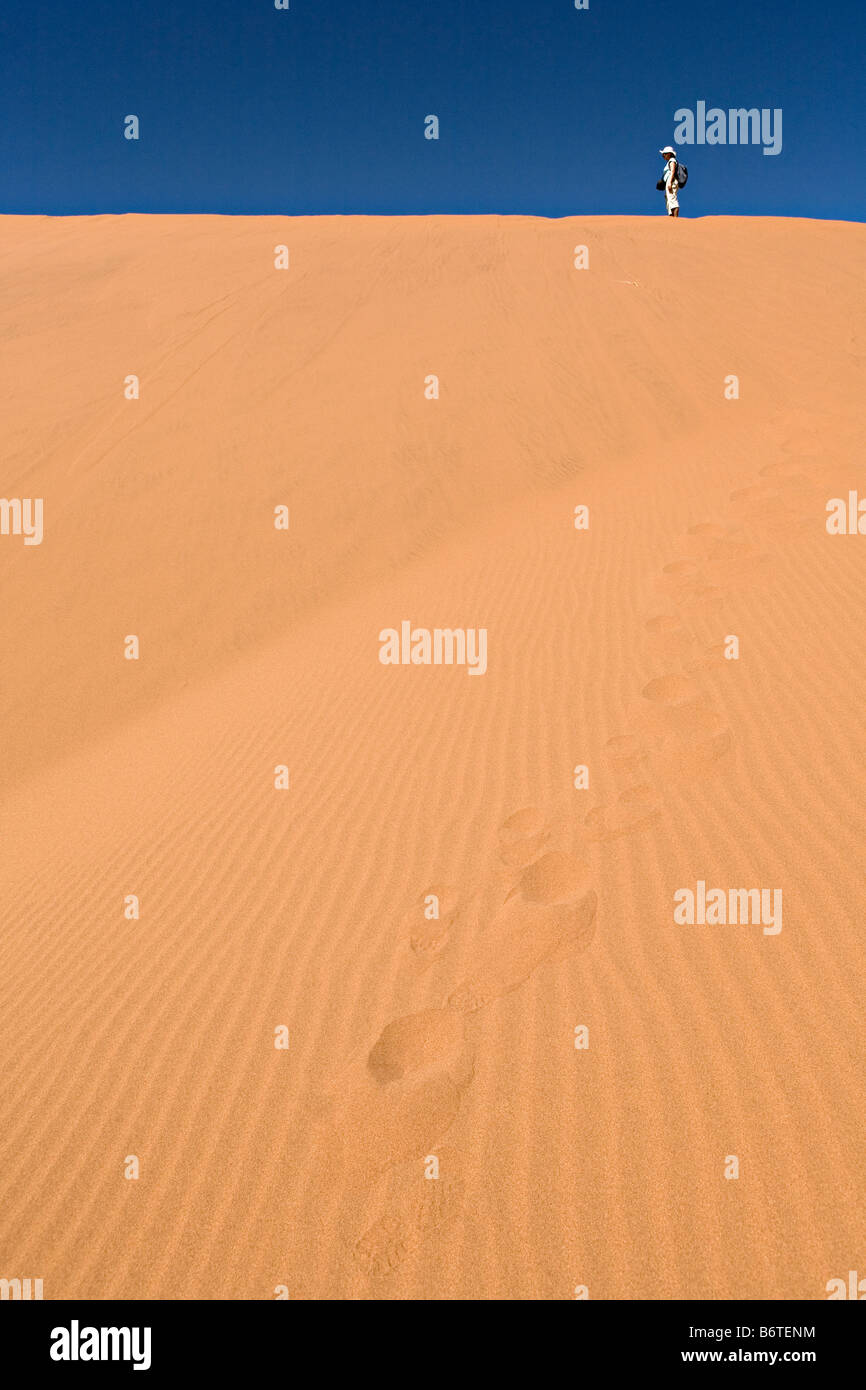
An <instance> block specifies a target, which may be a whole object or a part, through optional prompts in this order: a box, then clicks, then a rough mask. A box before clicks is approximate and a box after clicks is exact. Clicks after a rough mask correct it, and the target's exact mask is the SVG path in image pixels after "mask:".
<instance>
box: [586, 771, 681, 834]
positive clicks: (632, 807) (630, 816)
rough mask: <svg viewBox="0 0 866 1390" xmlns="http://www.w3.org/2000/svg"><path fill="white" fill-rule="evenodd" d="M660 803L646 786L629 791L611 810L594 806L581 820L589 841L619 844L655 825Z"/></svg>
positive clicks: (660, 806)
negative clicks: (616, 842) (619, 841)
mask: <svg viewBox="0 0 866 1390" xmlns="http://www.w3.org/2000/svg"><path fill="white" fill-rule="evenodd" d="M661 809H662V804H661V800H660V798H659V797H658V795H657V794H656V792H655V791H654V790H653V788H652V787H651V786H650V785H649V784H648V783H642V784H641V785H640V786H637V787H628V788H627V789H626V790H625V791H624V792H621V793H620V795H619V796H618V797H617V799H616V801H615V802H614V804H613V805H612V806H595V807H593V809H592V810H591V811H590V812H589V813H588V815H586V816H585V817H584V822H583V823H584V826H585V827H586V833H587V837H588V838H589V839H590V840H595V841H606V840H618V839H620V838H621V837H622V836H623V835H631V834H633V833H634V832H635V831H637V830H644V829H646V828H647V827H648V826H650V825H654V824H655V823H656V822H657V821H658V820H659V818H660V817H661Z"/></svg>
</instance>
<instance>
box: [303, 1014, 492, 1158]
mask: <svg viewBox="0 0 866 1390" xmlns="http://www.w3.org/2000/svg"><path fill="white" fill-rule="evenodd" d="M472 1075H473V1059H472V1052H471V1049H470V1047H469V1045H468V1043H467V1040H466V1035H465V1029H464V1024H463V1019H462V1018H461V1017H460V1015H459V1014H455V1012H454V1011H453V1010H452V1009H423V1010H421V1011H420V1012H418V1013H414V1014H407V1015H405V1016H404V1017H402V1018H398V1019H395V1020H393V1022H391V1023H389V1024H387V1025H386V1026H385V1027H384V1028H383V1029H382V1031H381V1032H380V1033H379V1035H378V1037H377V1038H376V1039H375V1041H374V1042H373V1044H372V1046H371V1047H369V1049H368V1050H367V1051H366V1052H361V1053H360V1054H358V1055H357V1056H356V1057H355V1058H354V1059H353V1060H352V1061H351V1062H350V1063H349V1064H348V1065H347V1067H346V1068H345V1069H344V1071H343V1073H342V1074H341V1075H340V1076H339V1077H337V1078H336V1079H335V1081H334V1082H333V1083H332V1084H331V1086H330V1087H329V1088H328V1089H327V1091H326V1092H325V1094H324V1095H323V1096H321V1097H320V1098H319V1101H318V1103H317V1106H316V1113H315V1116H314V1117H313V1118H314V1120H315V1121H316V1122H318V1124H319V1126H320V1127H321V1128H322V1129H323V1130H324V1133H323V1134H321V1135H320V1136H319V1139H318V1145H319V1147H320V1148H321V1147H322V1146H323V1147H324V1151H325V1152H328V1153H329V1154H335V1155H339V1154H341V1153H342V1154H343V1155H344V1156H345V1161H346V1162H347V1163H348V1164H349V1165H350V1167H351V1169H352V1170H353V1172H354V1173H355V1174H356V1175H358V1174H361V1176H363V1175H364V1174H376V1173H380V1172H382V1171H383V1170H384V1169H386V1168H388V1167H390V1166H391V1165H393V1164H395V1163H399V1162H401V1161H403V1160H405V1159H411V1158H420V1157H423V1156H424V1155H425V1154H427V1153H429V1152H430V1150H431V1148H432V1147H433V1145H435V1144H436V1143H437V1142H438V1140H440V1139H441V1138H442V1137H443V1136H444V1135H445V1134H446V1133H447V1131H448V1130H449V1129H450V1127H451V1125H452V1124H453V1123H454V1120H455V1118H456V1116H457V1114H458V1111H459V1110H460V1105H461V1102H462V1098H463V1094H464V1092H465V1091H466V1088H467V1087H468V1086H469V1084H470V1082H471V1080H472Z"/></svg>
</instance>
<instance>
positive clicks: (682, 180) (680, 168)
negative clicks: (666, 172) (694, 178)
mask: <svg viewBox="0 0 866 1390" xmlns="http://www.w3.org/2000/svg"><path fill="white" fill-rule="evenodd" d="M674 178H675V179H676V181H677V183H678V184H679V186H680V188H685V186H686V184H687V183H688V181H689V171H688V169H687V168H686V166H685V164H680V162H679V160H677V167H676V173H675V174H674Z"/></svg>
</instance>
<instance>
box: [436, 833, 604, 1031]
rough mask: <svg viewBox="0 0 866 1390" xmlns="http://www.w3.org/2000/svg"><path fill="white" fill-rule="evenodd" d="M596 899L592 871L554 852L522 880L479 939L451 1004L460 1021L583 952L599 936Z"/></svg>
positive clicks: (525, 873) (531, 867) (537, 862)
mask: <svg viewBox="0 0 866 1390" xmlns="http://www.w3.org/2000/svg"><path fill="white" fill-rule="evenodd" d="M597 906H598V897H597V894H596V892H595V890H594V888H593V887H592V883H591V879H590V874H589V870H588V869H587V868H586V866H585V865H584V864H582V863H580V862H579V861H578V860H577V859H575V858H574V857H573V856H572V855H570V854H565V853H562V852H560V851H558V850H550V851H549V852H548V853H547V854H545V855H543V856H542V857H541V858H540V859H538V860H536V862H535V863H533V864H530V865H528V866H527V867H526V868H525V869H524V870H523V872H522V874H521V875H520V879H519V880H518V882H517V885H516V886H515V887H514V888H513V889H512V891H511V893H510V894H509V896H508V898H507V899H506V901H505V903H504V904H503V906H502V908H501V909H500V910H499V912H498V913H497V914H496V916H495V917H494V919H493V921H492V922H491V923H490V925H489V926H488V927H487V928H486V930H485V931H484V932H482V934H481V936H480V937H479V939H478V941H477V944H476V947H475V951H474V960H473V962H472V964H471V965H470V967H469V970H468V972H467V975H466V978H465V979H464V980H463V982H462V983H461V984H460V985H458V987H457V988H456V989H455V990H454V992H453V993H452V994H451V996H450V998H449V1000H448V1008H449V1009H450V1010H452V1011H454V1012H455V1013H456V1014H457V1015H458V1016H459V1015H460V1014H468V1013H474V1012H475V1011H476V1010H477V1009H481V1008H484V1006H485V1005H486V1004H489V1003H491V1002H492V1001H493V1000H494V999H500V998H502V996H503V995H506V994H510V993H511V991H512V990H515V989H518V988H519V986H520V985H522V984H523V983H524V982H525V981H526V980H528V979H529V977H530V975H532V974H533V973H534V972H535V970H537V969H538V967H539V966H540V965H541V964H542V963H543V962H544V961H546V960H549V959H551V958H559V957H560V955H564V954H567V953H569V952H571V951H582V950H585V949H586V947H587V946H588V945H589V944H590V942H591V941H592V938H593V936H594V935H595V918H596V909H597Z"/></svg>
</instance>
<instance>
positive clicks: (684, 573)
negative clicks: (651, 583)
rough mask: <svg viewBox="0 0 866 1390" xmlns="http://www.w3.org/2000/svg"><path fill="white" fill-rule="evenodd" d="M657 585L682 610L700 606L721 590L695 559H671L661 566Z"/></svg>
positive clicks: (693, 609)
mask: <svg viewBox="0 0 866 1390" xmlns="http://www.w3.org/2000/svg"><path fill="white" fill-rule="evenodd" d="M657 585H658V588H659V589H660V591H661V592H662V593H663V594H664V595H665V596H666V597H667V598H668V600H669V601H671V602H673V603H675V604H676V605H677V606H678V607H679V608H680V609H681V610H682V611H683V612H685V613H689V612H693V611H696V610H698V609H700V608H702V607H703V606H704V605H705V604H707V603H708V602H712V601H713V600H715V599H717V598H719V597H720V595H721V594H722V592H723V590H722V588H721V587H720V585H719V584H718V583H714V582H712V577H711V575H710V574H709V573H708V570H707V568H706V567H705V566H704V565H703V564H699V563H698V562H697V561H696V560H688V559H685V560H671V561H670V562H669V563H668V564H667V565H664V566H663V567H662V571H661V574H660V575H659V576H658V579H657Z"/></svg>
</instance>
